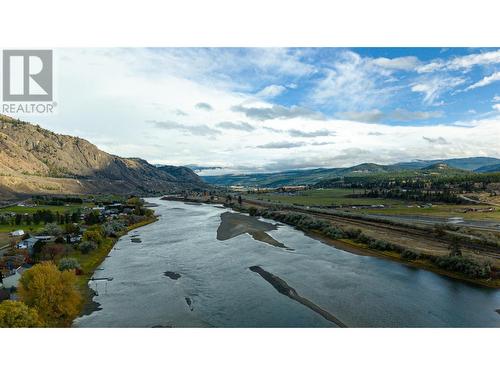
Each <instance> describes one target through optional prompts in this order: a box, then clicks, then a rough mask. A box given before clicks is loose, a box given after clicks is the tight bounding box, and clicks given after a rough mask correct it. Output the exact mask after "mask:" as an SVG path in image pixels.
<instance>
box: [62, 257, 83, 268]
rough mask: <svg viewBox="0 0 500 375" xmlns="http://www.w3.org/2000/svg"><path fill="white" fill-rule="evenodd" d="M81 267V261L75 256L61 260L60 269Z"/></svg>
mask: <svg viewBox="0 0 500 375" xmlns="http://www.w3.org/2000/svg"><path fill="white" fill-rule="evenodd" d="M79 268H80V263H78V260H76V259H75V258H62V259H61V260H60V261H59V271H66V270H76V269H79Z"/></svg>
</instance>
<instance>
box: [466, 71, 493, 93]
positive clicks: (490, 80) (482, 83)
mask: <svg viewBox="0 0 500 375" xmlns="http://www.w3.org/2000/svg"><path fill="white" fill-rule="evenodd" d="M496 81H500V72H495V73H493V74H492V75H489V76H487V77H484V78H483V79H481V80H480V81H477V82H476V83H474V84H472V85H470V86H469V87H467V88H466V89H465V91H468V90H473V89H477V88H478V87H484V86H488V85H491V84H492V83H493V82H496Z"/></svg>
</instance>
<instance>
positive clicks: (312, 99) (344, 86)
mask: <svg viewBox="0 0 500 375" xmlns="http://www.w3.org/2000/svg"><path fill="white" fill-rule="evenodd" d="M289 53H290V54H292V55H294V56H297V60H298V61H299V62H302V63H304V64H305V65H307V66H309V67H310V71H306V72H304V73H303V74H294V72H286V73H283V74H280V75H277V76H272V77H266V76H264V77H263V76H262V75H261V73H260V72H259V70H255V69H248V70H242V71H241V72H240V71H238V72H236V73H235V75H234V77H231V78H232V79H234V80H236V81H242V82H254V83H255V84H254V85H252V86H251V87H249V88H248V92H249V93H250V94H257V93H258V92H259V91H261V90H264V89H265V88H266V87H268V85H277V86H281V87H282V88H283V91H282V92H281V93H280V94H278V95H276V96H275V97H268V100H269V101H270V102H272V103H275V104H280V105H284V106H292V105H300V106H304V107H308V108H311V109H314V110H315V111H318V112H321V113H323V114H324V115H325V116H327V117H331V118H340V119H363V120H366V121H368V122H369V121H370V120H372V119H375V120H376V121H380V122H382V123H386V124H411V125H431V124H438V123H442V122H447V123H451V122H456V121H462V120H470V119H474V118H477V115H478V114H481V115H487V114H491V110H492V98H493V97H494V96H495V95H496V94H497V93H498V92H499V91H500V90H499V86H500V77H499V79H498V80H497V81H496V82H492V83H491V84H489V85H485V86H481V87H478V88H470V87H471V85H473V84H474V83H477V82H480V81H481V79H483V78H484V77H488V76H491V75H493V74H495V73H496V72H497V71H500V69H499V68H500V53H499V52H498V51H497V49H494V48H484V49H478V48H474V49H472V48H353V49H343V48H342V49H337V48H318V49H304V50H301V49H291V50H289ZM487 53H490V54H492V56H491V57H490V58H485V59H484V60H483V61H481V60H480V57H481V56H485V55H486V54H487ZM237 54H239V55H241V56H242V57H244V56H245V55H246V54H247V52H246V51H245V50H239V51H238V52H237ZM471 57H476V58H478V59H479V60H478V61H477V63H474V62H473V61H467V60H465V59H467V58H469V59H470V58H471ZM460 59H463V61H461V60H460ZM453 61H455V62H457V66H453V67H446V66H442V67H439V68H435V69H433V68H432V67H431V64H447V63H451V62H453ZM460 63H461V64H460ZM426 67H427V69H426ZM330 74H332V75H333V76H331V78H330V79H328V77H329V75H330ZM325 81H326V82H325ZM327 83H329V84H330V85H327ZM290 85H292V87H290ZM294 86H296V87H294ZM329 88H330V89H331V92H327V91H328V89H329ZM468 88H470V89H468ZM322 89H323V90H324V91H325V92H322V91H320V90H322ZM277 92H278V91H277ZM411 112H420V113H419V114H416V115H415V116H411ZM391 113H392V114H393V115H391ZM363 114H365V116H362V115H363ZM370 114H371V116H370ZM394 114H395V115H394ZM398 114H399V115H398ZM402 114H404V115H402ZM425 114H427V116H426V115H425Z"/></svg>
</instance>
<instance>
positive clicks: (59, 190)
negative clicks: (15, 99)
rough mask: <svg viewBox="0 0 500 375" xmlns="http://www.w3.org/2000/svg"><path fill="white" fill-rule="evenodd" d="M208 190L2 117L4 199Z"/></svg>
mask: <svg viewBox="0 0 500 375" xmlns="http://www.w3.org/2000/svg"><path fill="white" fill-rule="evenodd" d="M204 186H205V183H204V182H203V180H201V179H200V178H199V177H198V176H197V175H196V174H195V173H194V172H193V171H191V170H190V169H188V168H185V167H173V166H164V167H160V168H157V167H155V166H153V165H151V164H149V163H148V162H147V161H145V160H142V159H139V158H122V157H119V156H115V155H111V154H108V153H106V152H104V151H101V150H99V149H98V148H97V147H96V146H95V145H93V144H92V143H90V142H88V141H86V140H84V139H81V138H78V137H72V136H68V135H60V134H56V133H53V132H51V131H49V130H46V129H43V128H41V127H40V126H38V125H32V124H29V123H27V122H22V121H18V120H14V119H12V118H10V117H7V116H3V115H0V196H1V197H3V198H5V197H14V196H18V195H23V194H38V193H43V194H84V193H93V194H95V193H137V194H156V193H162V192H173V191H181V190H184V189H191V188H202V187H204Z"/></svg>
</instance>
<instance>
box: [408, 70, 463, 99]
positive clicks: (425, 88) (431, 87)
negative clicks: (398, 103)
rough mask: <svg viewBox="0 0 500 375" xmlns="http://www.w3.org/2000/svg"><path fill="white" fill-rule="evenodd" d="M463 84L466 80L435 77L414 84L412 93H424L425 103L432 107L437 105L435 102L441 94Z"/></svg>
mask: <svg viewBox="0 0 500 375" xmlns="http://www.w3.org/2000/svg"><path fill="white" fill-rule="evenodd" d="M463 83H465V79H463V78H459V77H439V76H435V77H432V78H427V79H425V80H422V81H419V82H416V83H414V84H413V85H412V86H411V91H413V92H418V93H422V94H423V95H424V99H423V100H424V103H425V104H427V105H430V104H436V103H435V101H436V100H437V99H438V98H439V97H440V96H441V94H443V93H445V92H447V91H449V90H450V89H452V88H454V87H456V86H459V85H461V84H463Z"/></svg>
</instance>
